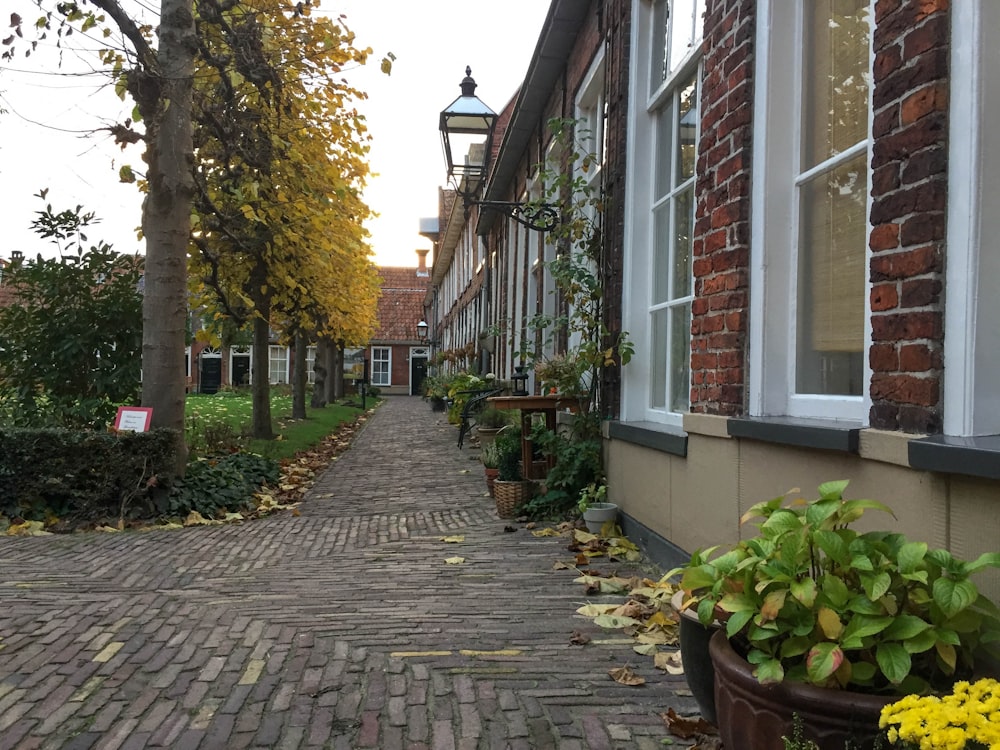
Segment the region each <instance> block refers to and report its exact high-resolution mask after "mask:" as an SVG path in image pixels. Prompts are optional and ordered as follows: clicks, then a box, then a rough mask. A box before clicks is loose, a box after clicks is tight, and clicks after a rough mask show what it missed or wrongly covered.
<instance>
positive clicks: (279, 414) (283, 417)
mask: <svg viewBox="0 0 1000 750" xmlns="http://www.w3.org/2000/svg"><path fill="white" fill-rule="evenodd" d="M185 412H186V414H185V420H184V425H185V436H186V439H187V441H188V445H189V446H190V447H191V449H192V452H193V453H204V452H206V451H207V450H209V449H210V448H211V446H215V447H224V448H230V449H231V448H234V447H239V448H240V449H242V450H246V451H250V452H251V453H259V454H261V455H263V456H267V457H269V458H275V459H282V458H289V457H291V456H293V455H295V454H296V453H298V452H299V451H302V450H306V449H307V448H311V447H312V446H314V445H316V444H317V443H319V442H321V441H322V440H323V438H325V437H326V436H327V435H329V434H330V433H331V432H334V431H335V430H336V429H337V428H338V427H339V426H340V425H342V424H344V423H345V422H350V421H352V420H353V419H354V418H355V417H357V416H358V415H359V414H361V408H360V407H359V406H351V405H349V403H345V404H331V405H329V406H326V407H325V408H323V409H310V408H309V407H308V406H307V407H306V419H304V420H301V419H298V420H293V419H292V418H291V414H292V397H291V395H290V394H287V393H283V392H282V391H280V390H276V389H275V390H272V391H271V419H272V420H273V422H274V430H275V433H276V434H277V435H278V436H279V437H278V439H277V440H250V439H249V438H248V437H247V436H248V435H249V434H250V424H251V414H252V407H251V399H250V394H249V393H243V392H233V391H224V392H220V393H216V394H213V395H210V396H208V395H204V394H200V393H192V394H188V397H187V402H186V404H185Z"/></svg>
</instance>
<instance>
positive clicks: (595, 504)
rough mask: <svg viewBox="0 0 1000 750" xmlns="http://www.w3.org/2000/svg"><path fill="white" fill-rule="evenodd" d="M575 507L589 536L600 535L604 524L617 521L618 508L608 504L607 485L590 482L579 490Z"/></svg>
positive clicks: (613, 504)
mask: <svg viewBox="0 0 1000 750" xmlns="http://www.w3.org/2000/svg"><path fill="white" fill-rule="evenodd" d="M576 507H577V509H578V510H579V511H580V514H581V515H582V516H583V520H584V523H586V524H587V530H588V531H590V533H591V534H600V533H601V530H602V529H603V528H604V525H605V524H606V523H614V522H615V521H616V520H617V519H618V506H617V505H616V504H615V503H609V502H608V485H606V484H605V483H604V482H591V483H590V484H588V485H587V486H586V487H584V488H583V489H582V490H580V498H579V500H578V501H577V505H576Z"/></svg>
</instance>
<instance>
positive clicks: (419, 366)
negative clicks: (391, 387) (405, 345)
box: [410, 357, 427, 396]
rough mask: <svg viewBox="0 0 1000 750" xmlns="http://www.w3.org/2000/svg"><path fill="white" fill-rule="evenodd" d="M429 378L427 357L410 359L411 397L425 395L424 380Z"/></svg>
mask: <svg viewBox="0 0 1000 750" xmlns="http://www.w3.org/2000/svg"><path fill="white" fill-rule="evenodd" d="M426 377H427V357H410V395H411V396H422V395H424V378H426Z"/></svg>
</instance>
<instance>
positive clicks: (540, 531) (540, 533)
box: [525, 526, 559, 536]
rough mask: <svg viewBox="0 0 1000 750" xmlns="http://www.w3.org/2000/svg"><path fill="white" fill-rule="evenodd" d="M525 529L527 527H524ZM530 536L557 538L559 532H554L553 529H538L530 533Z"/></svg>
mask: <svg viewBox="0 0 1000 750" xmlns="http://www.w3.org/2000/svg"><path fill="white" fill-rule="evenodd" d="M525 528H528V527H527V526H525ZM531 535H532V536H559V532H558V531H556V530H555V529H552V528H549V527H546V528H544V529H538V531H532V532H531Z"/></svg>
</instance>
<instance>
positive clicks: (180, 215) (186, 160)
mask: <svg viewBox="0 0 1000 750" xmlns="http://www.w3.org/2000/svg"><path fill="white" fill-rule="evenodd" d="M159 40H160V45H159V50H158V51H157V54H156V60H157V68H158V70H157V75H155V76H154V75H152V74H149V73H148V72H146V73H143V72H139V74H138V75H139V79H137V86H138V87H139V88H141V87H142V85H143V84H145V85H149V86H153V87H154V88H155V87H159V88H156V91H157V93H158V94H159V95H158V96H151V95H150V93H149V92H148V91H139V92H138V96H137V97H136V99H137V104H138V105H139V107H140V110H142V111H143V117H144V119H145V121H146V123H147V149H146V154H145V156H144V158H145V160H146V162H147V166H148V174H147V178H148V182H149V194H148V195H147V196H146V200H145V203H144V205H143V216H142V229H143V234H144V235H145V237H146V261H145V277H144V281H143V284H144V292H143V304H142V405H143V406H147V407H150V408H152V410H153V418H152V425H153V427H166V428H169V429H171V430H176V431H177V453H176V457H175V467H176V469H177V471H178V473H179V474H183V472H184V466H185V464H186V462H187V449H186V446H185V444H184V397H185V394H184V386H185V377H184V331H185V322H186V320H187V249H188V240H189V237H190V234H191V200H192V196H193V192H194V187H193V181H192V177H191V167H192V164H193V159H194V156H193V151H192V149H193V147H192V141H191V83H192V77H193V75H194V51H195V49H196V48H197V45H196V44H195V26H194V14H193V13H192V0H162V4H161V16H160V26H159ZM154 81H155V84H154ZM143 94H145V96H143ZM150 114H152V115H153V116H152V117H150V116H149V115H150Z"/></svg>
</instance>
